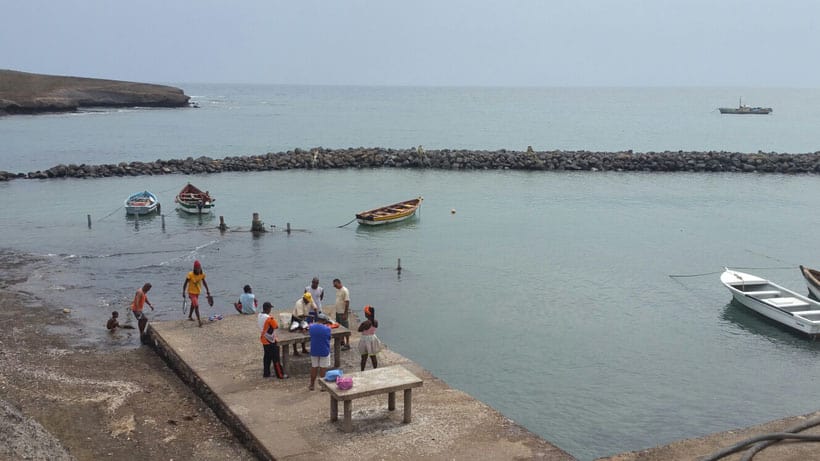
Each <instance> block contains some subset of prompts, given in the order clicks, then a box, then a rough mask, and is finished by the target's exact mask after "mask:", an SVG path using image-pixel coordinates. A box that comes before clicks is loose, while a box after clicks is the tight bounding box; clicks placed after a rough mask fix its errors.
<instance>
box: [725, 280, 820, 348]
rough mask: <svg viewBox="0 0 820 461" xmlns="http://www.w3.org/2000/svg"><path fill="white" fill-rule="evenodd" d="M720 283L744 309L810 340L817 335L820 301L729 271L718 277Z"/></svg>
mask: <svg viewBox="0 0 820 461" xmlns="http://www.w3.org/2000/svg"><path fill="white" fill-rule="evenodd" d="M720 281H721V282H722V283H723V285H725V286H726V288H728V289H729V291H730V292H731V293H732V297H733V298H734V300H735V301H737V302H738V303H740V304H742V305H743V306H745V307H748V308H749V309H751V310H753V311H755V312H757V313H758V314H760V315H763V316H765V317H768V318H770V319H772V320H775V321H777V322H779V323H782V324H783V325H786V326H787V327H790V328H793V329H795V330H797V331H800V332H802V333H805V334H807V335H809V336H810V337H811V338H812V339H816V337H817V335H820V302H817V301H815V300H813V299H810V298H808V297H806V296H803V295H801V294H799V293H796V292H794V291H791V290H789V289H787V288H784V287H782V286H780V285H777V284H776V283H772V282H770V281H768V280H766V279H763V278H760V277H757V276H755V275H750V274H745V273H743V272H737V271H734V270H731V269H729V268H726V270H725V271H724V272H723V274H721V275H720Z"/></svg>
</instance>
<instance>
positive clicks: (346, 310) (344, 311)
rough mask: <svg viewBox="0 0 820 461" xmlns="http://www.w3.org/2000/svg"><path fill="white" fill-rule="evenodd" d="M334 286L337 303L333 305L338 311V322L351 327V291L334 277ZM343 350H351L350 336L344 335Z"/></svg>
mask: <svg viewBox="0 0 820 461" xmlns="http://www.w3.org/2000/svg"><path fill="white" fill-rule="evenodd" d="M333 287H334V288H336V305H335V306H333V308H334V310H335V312H336V323H338V324H340V325H342V326H343V327H345V328H348V329H349V328H350V322H349V321H348V315H349V314H350V291H348V289H347V287H346V286H344V285H342V281H341V280H339V279H333ZM342 350H343V351H347V350H350V337H349V336H347V337H342Z"/></svg>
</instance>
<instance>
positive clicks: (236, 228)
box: [0, 83, 820, 460]
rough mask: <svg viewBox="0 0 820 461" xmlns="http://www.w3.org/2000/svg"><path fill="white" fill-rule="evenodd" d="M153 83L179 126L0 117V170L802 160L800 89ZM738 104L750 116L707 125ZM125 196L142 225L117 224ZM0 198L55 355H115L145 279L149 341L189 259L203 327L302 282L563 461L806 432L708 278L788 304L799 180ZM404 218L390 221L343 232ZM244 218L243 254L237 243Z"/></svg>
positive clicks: (233, 181) (23, 183) (223, 187)
mask: <svg viewBox="0 0 820 461" xmlns="http://www.w3.org/2000/svg"><path fill="white" fill-rule="evenodd" d="M174 85H175V86H179V87H181V88H183V89H184V90H185V92H186V94H189V95H191V96H192V100H193V101H194V102H196V103H197V105H199V108H189V109H136V108H135V109H130V108H123V109H111V110H102V109H100V110H96V109H91V110H83V111H81V112H77V113H69V114H50V115H39V116H14V117H3V118H0V140H2V142H0V170H5V171H10V172H15V173H16V172H24V173H25V172H31V171H37V170H44V169H47V168H50V167H52V166H55V165H58V164H76V165H80V164H110V163H120V162H130V161H135V160H138V161H153V160H157V159H173V158H186V157H193V158H197V157H200V156H208V157H212V158H222V157H226V156H241V155H259V154H264V153H267V152H282V151H287V150H291V149H294V148H302V149H310V148H313V147H319V146H322V147H326V148H347V147H359V146H364V147H376V146H378V147H390V148H413V147H416V146H419V145H421V146H423V147H424V148H425V149H477V150H496V149H510V150H526V148H527V146H532V147H533V148H534V149H535V150H536V151H541V150H556V149H563V150H589V151H619V150H630V149H631V150H633V151H636V152H660V151H666V150H669V151H678V150H698V151H706V150H716V151H732V152H749V153H756V152H759V151H763V152H780V153H794V154H797V153H805V152H814V151H816V150H820V130H817V126H820V89H776V88H774V89H771V88H456V87H451V88H412V87H343V86H326V87H320V86H316V87H314V86H280V85H227V84H213V85H206V84H179V83H177V84H174ZM739 97H742V98H743V102H744V103H748V104H750V105H760V106H771V107H773V109H774V112H773V113H772V114H771V115H768V116H757V115H749V116H736V115H720V114H719V113H718V111H717V110H716V109H717V107H719V106H724V107H732V106H736V105H737V103H738V98H739ZM188 182H191V183H193V184H195V185H196V186H198V187H200V188H202V189H207V190H209V191H210V192H211V194H212V195H213V196H214V197H216V202H215V203H216V207H215V213H214V214H213V215H211V216H204V217H199V216H191V215H186V214H183V213H180V212H178V211H176V210H175V209H174V203H173V197H174V195H175V194H176V192H177V191H178V190H179V189H180V188H182V186H184V185H185V184H186V183H188ZM145 189H147V190H151V191H153V192H154V193H156V194H157V195H159V198H160V200H161V203H162V215H161V216H160V215H154V216H150V217H143V218H139V219H135V218H133V217H127V216H126V215H125V211H124V209H123V201H124V199H125V198H126V197H127V196H128V195H129V194H131V193H133V192H137V191H141V190H145ZM0 193H2V196H3V197H4V198H5V199H4V200H3V204H2V214H1V215H0V254H3V255H5V257H8V256H9V255H15V257H17V258H20V257H21V255H22V257H23V258H24V259H31V260H32V261H34V262H35V263H34V264H33V266H32V267H34V270H33V272H32V273H31V274H30V275H29V280H28V281H27V282H26V283H25V284H24V285H23V289H25V290H26V291H29V292H31V293H33V294H35V295H37V296H41V297H43V298H44V299H48V300H51V301H52V302H54V303H55V306H56V308H57V309H63V308H64V309H68V310H69V313H68V314H62V313H61V311H60V310H57V311H55V315H67V316H69V317H70V318H72V319H74V320H75V321H76V323H74V324H72V325H71V326H70V327H66V328H65V329H64V330H62V333H65V334H66V335H67V336H69V337H71V338H74V339H72V340H73V341H74V342H75V343H77V346H78V347H94V348H100V349H113V350H117V349H119V348H135V347H139V346H138V339H137V338H135V337H134V336H133V335H128V334H123V335H114V336H112V335H109V334H108V333H107V332H106V331H105V327H104V324H105V320H106V319H107V318H108V315H109V313H110V311H112V310H119V311H120V312H122V313H123V315H125V316H126V321H132V319H128V318H127V311H126V310H127V305H128V303H129V302H130V300H131V298H132V297H133V293H134V291H135V290H136V289H137V288H138V287H140V286H141V285H142V284H143V283H145V282H151V283H152V284H153V286H154V288H153V289H152V290H151V292H150V294H149V298H150V299H151V300H152V303H153V304H154V305H155V306H156V307H157V310H156V311H155V312H150V313H149V315H150V317H151V320H152V321H161V320H172V319H180V318H182V317H183V315H184V314H183V312H182V296H181V294H182V284H183V282H184V279H185V275H186V273H187V272H188V271H189V270H190V268H191V265H192V263H193V261H194V260H199V261H201V262H202V265H203V268H204V270H205V273H206V274H207V281H208V283H209V286H210V287H211V290H212V292H213V294H214V296H215V298H216V302H215V305H214V307H212V308H205V309H204V312H203V313H204V314H205V315H208V316H210V315H213V314H217V313H221V314H223V315H234V314H233V307H232V306H231V303H232V302H234V301H235V300H236V299H238V296H239V294H240V293H241V291H242V287H243V286H244V285H245V284H250V285H251V286H252V287H253V290H254V292H255V293H256V295H257V297H258V298H259V299H260V301H270V302H272V303H273V304H274V305H275V307H276V309H289V308H290V307H291V306H292V305H293V303H294V302H295V301H296V300H297V298H299V296H300V295H301V293H302V291H303V289H304V287H305V286H306V285H308V284H309V282H310V280H311V278H313V277H314V276H318V277H319V278H320V285H322V286H323V287H324V288H325V290H326V292H327V295H326V296H325V300H326V301H328V302H332V301H333V298H334V290H333V287H332V284H331V281H332V280H333V279H334V278H340V279H341V280H342V281H343V283H344V285H345V286H347V287H348V288H349V290H350V294H351V299H352V308H353V309H355V310H356V311H357V312H358V311H361V309H362V307H363V306H364V305H366V304H369V305H372V306H375V307H376V316H377V318H378V319H379V320H380V328H379V332H378V334H379V336H380V338H381V339H382V340H383V341H384V342H385V343H387V344H388V345H389V347H390V348H391V349H393V350H395V351H397V352H399V353H400V354H402V355H405V356H407V357H409V358H410V359H412V360H414V361H416V362H418V363H419V364H421V365H422V366H423V367H425V368H426V369H428V370H430V371H431V372H433V373H434V374H435V375H436V376H438V377H440V378H442V379H443V380H444V381H446V382H447V383H448V384H449V385H451V386H453V387H455V388H457V389H460V390H463V391H465V392H467V393H469V394H471V395H473V396H474V397H476V398H478V399H480V400H482V401H483V402H486V403H487V404H488V405H490V406H492V407H494V408H495V409H497V410H499V411H500V412H501V413H503V414H504V415H505V416H507V417H508V418H510V419H512V420H513V421H515V422H517V423H519V424H521V425H523V426H524V427H526V428H527V429H529V430H531V431H533V432H534V433H536V434H538V435H540V436H541V437H543V438H545V439H546V440H548V441H550V442H552V443H554V444H556V445H557V446H559V447H561V448H562V449H564V450H566V451H568V452H569V453H571V454H572V455H574V456H575V457H577V458H578V459H581V460H591V459H594V458H597V457H601V456H607V455H612V454H615V453H619V452H623V451H629V450H640V449H645V448H649V447H653V446H657V445H662V444H667V443H670V442H672V441H675V440H679V439H684V438H690V437H698V436H702V435H705V434H709V433H713V432H718V431H726V430H730V429H733V428H738V427H745V426H749V425H754V424H758V423H762V422H766V421H769V420H772V419H777V418H781V417H785V416H789V415H797V414H805V413H809V412H813V411H816V410H817V406H816V404H815V403H814V401H815V397H816V396H815V394H816V392H815V387H816V383H817V382H818V380H820V367H818V366H817V363H818V359H820V345H818V344H817V343H815V342H812V341H810V340H808V339H806V338H804V337H801V336H799V335H798V334H795V333H794V332H792V331H788V330H785V329H783V328H781V327H780V326H778V325H776V324H773V323H771V322H769V321H767V320H765V319H763V318H761V317H760V316H758V315H756V314H754V313H751V312H749V311H748V310H746V309H744V308H743V307H741V306H737V305H735V304H734V303H732V302H731V296H730V294H729V292H728V291H727V290H726V289H725V288H724V287H723V286H722V285H721V284H720V282H719V274H720V272H721V271H722V270H723V268H724V267H725V266H728V267H732V268H736V269H739V270H743V271H744V272H750V273H752V274H755V275H760V276H764V277H767V278H770V279H772V280H774V281H776V282H778V283H780V284H782V285H785V286H787V287H790V288H792V289H795V290H797V291H799V292H806V291H807V290H806V288H805V284H804V283H803V281H802V278H801V276H800V273H799V271H798V265H799V264H804V265H807V266H810V267H812V266H820V254H817V253H815V252H816V251H817V249H816V248H815V246H816V245H815V244H814V242H816V232H815V226H817V225H818V217H817V214H816V212H817V206H816V203H817V202H816V200H815V197H817V196H818V195H820V178H818V177H817V176H809V175H777V174H756V173H752V174H739V173H738V174H722V173H715V174H707V173H624V172H549V171H511V170H485V171H443V170H413V169H390V168H385V169H345V170H321V171H319V170H290V171H270V172H245V173H240V172H236V173H222V174H211V175H191V176H185V175H159V176H139V177H122V178H104V179H53V180H28V179H15V180H12V181H8V182H2V183H0ZM417 196H423V197H424V202H423V205H422V208H421V210H420V213H419V215H418V216H417V217H416V218H414V219H412V220H409V221H406V222H404V223H402V224H396V225H391V226H386V227H384V228H370V227H365V226H358V225H357V224H356V223H355V222H354V223H350V221H351V220H352V219H353V216H354V214H355V213H356V212H358V211H362V210H366V209H369V208H373V207H376V206H379V205H383V204H388V203H393V202H396V201H401V200H406V199H410V198H415V197H417ZM253 213H259V216H260V218H261V219H262V221H263V222H264V223H265V224H264V225H265V227H266V228H267V229H268V230H269V232H267V233H265V234H263V235H254V234H252V233H251V232H249V229H250V224H251V219H252V215H253ZM220 216H221V217H223V218H224V220H225V223H226V224H227V225H228V229H227V230H226V231H224V232H223V231H220V230H219V229H218V223H219V217H220ZM288 227H290V229H291V232H290V233H288V232H286V229H287V228H288ZM399 265H400V266H401V270H397V268H398V266H399ZM69 328H70V329H71V331H69ZM205 331H207V330H205ZM59 332H60V331H59V330H58V333H59ZM77 338H80V339H77ZM211 347H218V345H211Z"/></svg>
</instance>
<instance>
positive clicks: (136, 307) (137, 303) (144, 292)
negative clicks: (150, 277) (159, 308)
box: [131, 283, 154, 344]
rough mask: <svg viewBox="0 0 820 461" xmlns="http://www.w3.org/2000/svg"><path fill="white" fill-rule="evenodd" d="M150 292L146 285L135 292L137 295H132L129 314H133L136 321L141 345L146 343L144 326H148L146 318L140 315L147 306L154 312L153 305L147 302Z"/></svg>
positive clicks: (148, 285)
mask: <svg viewBox="0 0 820 461" xmlns="http://www.w3.org/2000/svg"><path fill="white" fill-rule="evenodd" d="M150 290H151V284H150V283H146V284H145V285H143V286H142V288H140V289H139V290H137V293H136V294H135V295H134V300H133V301H131V312H132V313H133V314H134V318H135V319H137V326H138V327H139V329H140V341H142V343H143V344H145V343H146V342H147V338H146V337H145V326H146V325H147V324H148V317H146V316H145V314H143V313H142V308H143V307H144V306H145V305H146V304H148V307H150V308H151V310H154V305H153V304H151V301H148V291H150Z"/></svg>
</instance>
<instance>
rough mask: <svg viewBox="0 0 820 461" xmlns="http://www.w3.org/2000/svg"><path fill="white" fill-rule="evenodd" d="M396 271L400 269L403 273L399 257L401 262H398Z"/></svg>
mask: <svg viewBox="0 0 820 461" xmlns="http://www.w3.org/2000/svg"><path fill="white" fill-rule="evenodd" d="M396 271H398V272H399V273H401V258H399V262H398V263H396Z"/></svg>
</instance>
